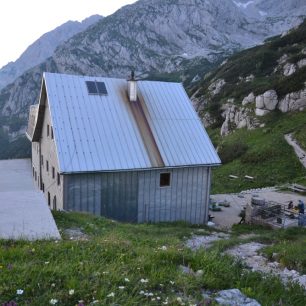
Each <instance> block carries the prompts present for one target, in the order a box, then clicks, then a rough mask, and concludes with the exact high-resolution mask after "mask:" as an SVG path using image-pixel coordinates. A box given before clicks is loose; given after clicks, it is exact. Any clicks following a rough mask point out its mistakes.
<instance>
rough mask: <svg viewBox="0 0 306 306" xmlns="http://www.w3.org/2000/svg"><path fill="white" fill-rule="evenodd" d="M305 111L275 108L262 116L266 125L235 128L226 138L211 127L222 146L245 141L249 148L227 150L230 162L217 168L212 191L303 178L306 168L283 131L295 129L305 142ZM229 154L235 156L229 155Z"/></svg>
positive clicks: (238, 189)
mask: <svg viewBox="0 0 306 306" xmlns="http://www.w3.org/2000/svg"><path fill="white" fill-rule="evenodd" d="M305 115H306V112H305V111H304V112H298V113H290V114H289V113H287V114H282V113H280V112H273V113H271V114H270V115H268V116H267V117H265V118H264V119H263V120H264V122H265V127H264V128H260V129H255V130H246V129H241V130H236V131H235V132H234V133H233V134H231V135H229V136H227V137H225V138H224V139H222V138H219V137H218V136H217V135H216V132H215V131H212V132H211V131H209V133H210V134H211V135H212V140H213V142H214V144H215V145H217V146H219V147H221V148H222V147H224V148H227V147H233V144H235V143H237V144H239V143H240V144H241V143H242V144H243V145H244V146H245V148H247V149H246V150H244V151H243V152H242V154H239V155H238V156H236V155H237V154H236V153H237V152H236V150H227V151H226V153H227V155H226V160H229V162H227V163H224V164H223V165H222V166H221V167H218V168H215V169H214V171H213V180H212V184H213V185H212V192H213V193H226V192H239V191H241V190H245V189H252V188H260V187H267V186H275V185H281V184H284V183H288V182H297V181H300V182H304V181H305V179H306V170H305V168H303V166H302V164H301V163H300V162H299V160H298V158H297V157H296V155H295V154H294V151H293V149H292V147H291V146H289V145H288V144H287V142H286V141H285V139H284V135H285V134H287V133H292V132H293V133H294V132H296V134H295V137H296V138H297V139H298V140H299V141H301V143H302V144H303V143H304V142H303V141H305V133H304V130H305V129H304V128H305V124H306V116H305ZM230 154H232V155H233V158H229V157H228V155H230ZM230 157H231V156H230ZM231 174H232V175H236V176H239V179H235V180H230V179H229V175H231ZM245 175H248V176H252V177H254V180H252V181H250V180H246V179H245V178H244V177H245Z"/></svg>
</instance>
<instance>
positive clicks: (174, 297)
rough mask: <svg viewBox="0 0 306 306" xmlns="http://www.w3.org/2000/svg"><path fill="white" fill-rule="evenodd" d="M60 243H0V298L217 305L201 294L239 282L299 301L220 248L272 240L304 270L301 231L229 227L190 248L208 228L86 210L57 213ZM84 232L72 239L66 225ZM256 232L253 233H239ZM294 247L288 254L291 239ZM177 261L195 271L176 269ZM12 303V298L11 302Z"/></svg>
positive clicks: (267, 301)
mask: <svg viewBox="0 0 306 306" xmlns="http://www.w3.org/2000/svg"><path fill="white" fill-rule="evenodd" d="M54 217H55V220H56V222H57V224H58V226H59V229H60V232H61V234H62V236H63V239H62V240H60V241H37V242H26V241H0V304H3V305H8V304H5V303H8V302H12V301H14V302H15V303H16V304H17V305H34V306H35V305H52V304H53V305H215V304H214V303H215V302H211V301H208V300H205V298H204V297H203V295H202V294H203V293H204V292H207V291H210V292H211V293H212V294H213V293H214V292H216V291H218V290H220V289H231V288H239V289H240V290H241V291H242V292H243V293H244V294H246V295H247V296H249V297H251V298H255V299H256V300H258V301H259V302H260V303H261V304H262V305H297V306H300V305H305V304H306V292H305V291H304V290H302V289H301V288H300V287H299V286H298V285H296V284H287V285H286V286H284V285H283V284H282V283H281V282H280V280H279V279H278V278H276V277H272V276H271V277H270V276H263V275H261V274H260V273H256V272H251V271H250V270H248V269H246V268H245V267H244V265H243V264H242V263H241V262H236V261H234V259H233V258H231V257H230V256H227V255H222V251H223V250H225V249H226V248H229V247H230V246H232V245H235V244H237V243H239V242H243V241H249V240H256V241H262V242H265V243H272V242H273V243H274V245H273V246H272V245H271V247H270V248H267V249H266V250H265V251H264V252H265V253H266V254H267V256H268V257H269V256H271V254H272V253H273V252H275V251H276V252H277V253H278V256H279V260H280V262H281V263H282V264H284V265H286V266H288V267H293V268H295V269H298V270H299V271H301V272H304V273H305V271H306V261H305V256H304V254H305V252H306V243H305V242H306V230H305V229H291V230H287V231H283V230H280V231H271V230H269V229H264V228H260V227H258V228H257V227H255V228H252V227H249V226H245V225H241V226H235V227H234V228H233V231H232V233H231V239H229V240H226V241H219V242H216V243H215V245H214V246H213V247H212V248H211V249H209V250H204V249H200V250H198V251H191V250H190V249H188V248H186V247H185V241H186V240H187V238H188V237H191V236H192V235H203V234H209V233H210V231H211V229H209V228H206V227H199V226H190V225H188V224H185V223H174V224H157V225H151V224H140V225H137V224H124V223H118V222H114V221H111V220H106V219H104V218H98V217H93V216H90V215H87V214H78V213H63V212H55V213H54ZM73 228H78V229H80V230H81V231H82V232H83V233H84V236H82V237H81V239H70V237H69V236H67V235H66V234H65V232H66V230H67V229H73ZM250 232H254V233H256V234H257V236H255V237H254V238H252V239H251V238H248V239H245V238H244V239H243V238H241V234H245V233H250ZM292 244H293V245H295V246H296V248H294V249H293V250H297V253H295V255H294V253H293V251H292V252H291V251H289V250H291V245H292ZM180 265H183V266H186V267H189V268H191V269H193V271H199V270H202V273H201V274H200V275H198V276H196V275H194V274H185V273H182V271H181V269H180ZM10 305H15V304H10Z"/></svg>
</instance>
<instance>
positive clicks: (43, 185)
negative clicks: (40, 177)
mask: <svg viewBox="0 0 306 306" xmlns="http://www.w3.org/2000/svg"><path fill="white" fill-rule="evenodd" d="M42 191H43V193H45V184H44V183H42Z"/></svg>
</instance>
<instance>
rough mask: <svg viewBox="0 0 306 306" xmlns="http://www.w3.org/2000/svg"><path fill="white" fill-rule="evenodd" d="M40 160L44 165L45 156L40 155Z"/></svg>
mask: <svg viewBox="0 0 306 306" xmlns="http://www.w3.org/2000/svg"><path fill="white" fill-rule="evenodd" d="M40 162H41V165H42V166H44V157H43V155H40Z"/></svg>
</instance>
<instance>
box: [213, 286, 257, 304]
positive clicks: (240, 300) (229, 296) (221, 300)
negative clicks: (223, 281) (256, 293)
mask: <svg viewBox="0 0 306 306" xmlns="http://www.w3.org/2000/svg"><path fill="white" fill-rule="evenodd" d="M215 300H216V302H217V303H218V305H226V306H237V305H239V306H260V304H259V303H258V302H257V301H256V300H254V299H251V298H249V297H247V296H245V295H244V294H243V293H242V292H241V291H240V290H239V289H229V290H222V291H219V292H218V294H217V296H216V298H215Z"/></svg>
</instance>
